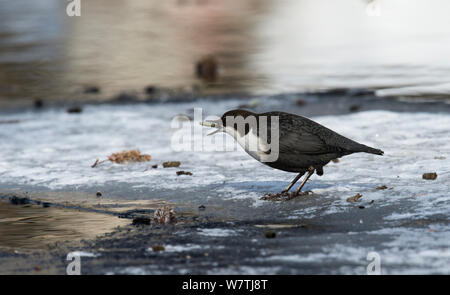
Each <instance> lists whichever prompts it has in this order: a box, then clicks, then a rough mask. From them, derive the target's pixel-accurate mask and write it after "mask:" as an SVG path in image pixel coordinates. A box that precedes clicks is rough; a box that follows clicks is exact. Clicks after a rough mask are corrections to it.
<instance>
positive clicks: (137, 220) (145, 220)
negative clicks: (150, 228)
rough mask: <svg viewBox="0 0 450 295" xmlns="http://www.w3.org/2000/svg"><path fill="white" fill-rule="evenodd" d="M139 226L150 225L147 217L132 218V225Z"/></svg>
mask: <svg viewBox="0 0 450 295" xmlns="http://www.w3.org/2000/svg"><path fill="white" fill-rule="evenodd" d="M139 224H145V225H150V218H148V217H135V218H133V225H139Z"/></svg>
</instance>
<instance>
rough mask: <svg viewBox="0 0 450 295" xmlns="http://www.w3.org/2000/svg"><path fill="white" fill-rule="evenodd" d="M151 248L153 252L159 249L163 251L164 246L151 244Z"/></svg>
mask: <svg viewBox="0 0 450 295" xmlns="http://www.w3.org/2000/svg"><path fill="white" fill-rule="evenodd" d="M152 250H153V251H154V252H159V251H164V250H165V248H164V246H163V245H153V246H152Z"/></svg>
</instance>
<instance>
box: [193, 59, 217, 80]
mask: <svg viewBox="0 0 450 295" xmlns="http://www.w3.org/2000/svg"><path fill="white" fill-rule="evenodd" d="M217 68H218V63H217V60H216V59H215V58H214V57H213V56H206V57H204V58H202V59H201V60H199V61H198V62H197V64H196V66H195V72H196V74H197V77H198V78H200V79H204V80H206V81H210V82H211V81H215V80H216V79H217V75H218V71H217Z"/></svg>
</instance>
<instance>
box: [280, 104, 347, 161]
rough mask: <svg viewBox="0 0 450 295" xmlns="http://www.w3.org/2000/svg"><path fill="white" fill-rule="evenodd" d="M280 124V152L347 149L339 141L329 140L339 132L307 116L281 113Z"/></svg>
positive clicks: (306, 152) (325, 152)
mask: <svg viewBox="0 0 450 295" xmlns="http://www.w3.org/2000/svg"><path fill="white" fill-rule="evenodd" d="M279 126H280V127H281V126H282V128H279V151H280V152H285V153H293V154H311V155H317V154H327V153H333V152H338V153H339V152H343V151H345V149H344V148H342V146H340V145H339V144H338V142H336V144H335V143H334V142H329V141H330V140H329V139H328V138H329V137H330V136H336V135H337V136H339V135H338V134H337V133H335V132H333V131H331V130H329V129H327V128H325V127H324V126H322V125H319V124H318V123H315V122H314V121H311V120H309V119H307V118H304V117H300V118H299V116H295V115H291V114H286V113H279ZM324 128H325V129H324ZM324 133H330V134H324ZM271 135H272V134H271ZM272 139H274V138H273V136H271V140H272Z"/></svg>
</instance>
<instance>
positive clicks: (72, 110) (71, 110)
mask: <svg viewBox="0 0 450 295" xmlns="http://www.w3.org/2000/svg"><path fill="white" fill-rule="evenodd" d="M67 112H68V113H69V114H79V113H81V112H83V109H82V108H81V107H70V108H68V109H67Z"/></svg>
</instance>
